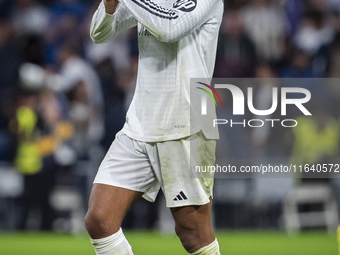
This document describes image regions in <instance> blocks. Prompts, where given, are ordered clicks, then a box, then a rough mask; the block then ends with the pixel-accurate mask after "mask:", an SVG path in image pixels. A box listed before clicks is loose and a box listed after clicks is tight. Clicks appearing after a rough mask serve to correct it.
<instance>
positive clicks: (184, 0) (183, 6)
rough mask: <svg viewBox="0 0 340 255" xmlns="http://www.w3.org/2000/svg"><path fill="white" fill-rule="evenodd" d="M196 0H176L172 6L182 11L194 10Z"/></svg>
mask: <svg viewBox="0 0 340 255" xmlns="http://www.w3.org/2000/svg"><path fill="white" fill-rule="evenodd" d="M196 5H197V0H177V1H176V3H174V5H173V7H174V8H175V9H177V10H180V11H182V12H191V11H193V10H195V8H196Z"/></svg>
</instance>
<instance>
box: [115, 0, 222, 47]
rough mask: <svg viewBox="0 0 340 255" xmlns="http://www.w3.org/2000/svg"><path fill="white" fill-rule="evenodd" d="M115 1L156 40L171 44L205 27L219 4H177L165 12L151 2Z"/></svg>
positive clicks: (207, 0) (190, 0) (184, 0)
mask: <svg viewBox="0 0 340 255" xmlns="http://www.w3.org/2000/svg"><path fill="white" fill-rule="evenodd" d="M119 1H120V2H121V3H123V5H124V6H125V7H126V8H127V9H128V10H129V11H130V12H131V13H132V14H133V16H134V17H135V18H136V19H137V20H138V21H139V22H140V23H141V24H142V25H143V26H144V27H145V28H147V29H148V31H149V32H150V33H151V34H153V35H154V36H155V37H156V38H157V39H158V40H160V41H163V42H174V41H178V40H180V39H181V38H183V37H184V36H186V35H188V34H190V33H192V32H193V31H194V30H196V29H197V28H199V27H200V26H201V25H202V24H203V23H205V22H206V21H207V20H208V18H209V17H210V15H212V11H214V8H217V6H220V5H217V3H219V2H221V1H222V0H177V2H175V3H174V4H173V5H172V6H171V7H169V8H165V7H164V6H161V5H159V4H156V3H154V2H153V0H119ZM164 4H167V2H165V1H164ZM220 8H221V7H220Z"/></svg>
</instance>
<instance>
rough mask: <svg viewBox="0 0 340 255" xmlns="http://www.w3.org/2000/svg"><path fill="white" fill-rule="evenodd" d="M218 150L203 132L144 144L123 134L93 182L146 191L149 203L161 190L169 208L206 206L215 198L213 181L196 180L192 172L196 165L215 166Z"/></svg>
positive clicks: (214, 143)
mask: <svg viewBox="0 0 340 255" xmlns="http://www.w3.org/2000/svg"><path fill="white" fill-rule="evenodd" d="M215 147H216V140H209V139H206V138H205V136H204V135H203V133H202V132H199V133H197V134H194V135H192V136H190V137H186V138H183V139H179V140H173V141H165V142H142V141H136V140H134V139H131V138H130V137H128V136H127V135H125V134H124V133H123V132H122V131H120V132H119V133H117V135H116V139H115V140H114V141H113V143H112V145H111V147H110V149H109V151H108V152H107V154H106V156H105V158H104V159H103V161H102V163H101V165H100V167H99V170H98V173H97V176H96V178H95V180H94V183H101V184H106V185H111V186H116V187H121V188H125V189H129V190H134V191H139V192H143V193H144V195H143V197H144V198H145V199H146V200H148V201H150V202H154V201H155V199H156V196H157V194H158V191H159V189H160V188H162V190H163V193H164V195H165V199H166V205H167V207H179V206H188V205H204V204H207V203H209V201H210V197H211V198H212V196H213V194H212V192H213V191H212V190H213V183H214V179H213V178H195V177H194V175H193V173H194V172H193V171H194V169H195V165H198V166H204V165H206V166H211V165H214V164H215ZM190 148H191V150H190ZM190 162H191V163H190ZM190 167H191V169H190ZM210 177H213V176H211V175H210Z"/></svg>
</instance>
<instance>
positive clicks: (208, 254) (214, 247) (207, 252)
mask: <svg viewBox="0 0 340 255" xmlns="http://www.w3.org/2000/svg"><path fill="white" fill-rule="evenodd" d="M190 254H192V255H221V253H220V246H219V245H218V242H217V239H215V241H213V242H212V243H211V244H209V245H207V246H204V247H203V248H201V249H199V250H197V251H195V252H193V253H190Z"/></svg>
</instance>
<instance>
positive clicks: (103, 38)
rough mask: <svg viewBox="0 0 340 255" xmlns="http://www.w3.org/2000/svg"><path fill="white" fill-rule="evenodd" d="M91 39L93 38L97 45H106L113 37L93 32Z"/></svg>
mask: <svg viewBox="0 0 340 255" xmlns="http://www.w3.org/2000/svg"><path fill="white" fill-rule="evenodd" d="M90 37H91V40H92V41H93V42H94V43H96V44H99V43H106V42H108V41H109V40H110V39H111V38H112V36H103V35H102V34H101V33H95V32H91V33H90Z"/></svg>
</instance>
